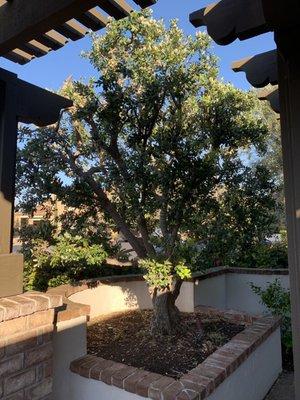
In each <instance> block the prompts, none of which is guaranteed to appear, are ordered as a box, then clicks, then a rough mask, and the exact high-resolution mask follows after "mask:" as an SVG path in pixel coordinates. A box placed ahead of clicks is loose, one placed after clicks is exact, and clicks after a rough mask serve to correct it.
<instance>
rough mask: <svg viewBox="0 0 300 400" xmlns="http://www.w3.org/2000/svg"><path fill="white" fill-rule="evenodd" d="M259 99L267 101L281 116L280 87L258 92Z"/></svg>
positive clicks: (267, 88)
mask: <svg viewBox="0 0 300 400" xmlns="http://www.w3.org/2000/svg"><path fill="white" fill-rule="evenodd" d="M257 97H258V98H259V99H260V100H267V101H268V102H269V103H270V105H271V108H272V109H273V111H275V112H276V113H277V114H280V99H279V91H278V87H277V86H276V87H272V86H270V87H266V88H264V89H260V90H259V91H258V92H257Z"/></svg>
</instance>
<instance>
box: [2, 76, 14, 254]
mask: <svg viewBox="0 0 300 400" xmlns="http://www.w3.org/2000/svg"><path fill="white" fill-rule="evenodd" d="M16 98H17V92H16V87H14V86H13V85H11V84H9V83H7V82H3V81H1V80H0V221H1V229H0V254H8V253H11V251H12V226H13V219H12V218H13V207H14V194H15V193H14V185H13V184H12V182H14V181H15V164H16V146H17V124H18V119H17V116H16V113H15V100H16Z"/></svg>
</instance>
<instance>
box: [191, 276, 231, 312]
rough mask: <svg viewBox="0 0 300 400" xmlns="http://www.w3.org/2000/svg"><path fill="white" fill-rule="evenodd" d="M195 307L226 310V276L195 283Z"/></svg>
mask: <svg viewBox="0 0 300 400" xmlns="http://www.w3.org/2000/svg"><path fill="white" fill-rule="evenodd" d="M194 296H195V306H200V305H202V306H209V307H216V308H220V309H223V308H224V305H225V308H226V274H223V275H218V276H215V277H213V278H208V279H204V280H199V281H197V280H196V281H195V293H194Z"/></svg>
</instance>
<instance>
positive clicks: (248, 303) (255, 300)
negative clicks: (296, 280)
mask: <svg viewBox="0 0 300 400" xmlns="http://www.w3.org/2000/svg"><path fill="white" fill-rule="evenodd" d="M275 279H279V280H280V282H281V284H282V286H283V287H284V288H286V289H287V288H289V287H290V284H289V276H288V275H259V274H258V275H254V274H226V308H227V309H234V310H237V311H244V312H248V313H251V314H261V313H264V312H266V308H265V307H264V306H263V305H262V304H260V297H259V296H257V295H256V294H255V293H253V291H252V289H251V287H250V283H254V285H256V286H260V287H262V288H266V287H267V286H268V285H269V284H270V283H272V282H274V281H275Z"/></svg>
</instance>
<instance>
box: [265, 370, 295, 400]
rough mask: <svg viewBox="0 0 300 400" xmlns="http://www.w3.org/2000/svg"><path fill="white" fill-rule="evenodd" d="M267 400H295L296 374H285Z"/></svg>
mask: <svg viewBox="0 0 300 400" xmlns="http://www.w3.org/2000/svg"><path fill="white" fill-rule="evenodd" d="M265 400H295V395H294V374H293V373H291V372H284V373H283V374H282V375H281V376H280V377H279V379H278V381H277V382H276V383H275V385H274V386H273V388H272V390H271V392H270V393H269V394H268V396H267V397H266V398H265Z"/></svg>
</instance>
